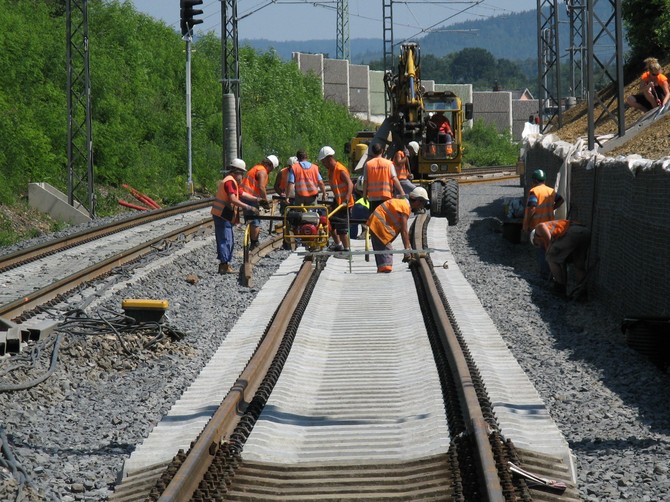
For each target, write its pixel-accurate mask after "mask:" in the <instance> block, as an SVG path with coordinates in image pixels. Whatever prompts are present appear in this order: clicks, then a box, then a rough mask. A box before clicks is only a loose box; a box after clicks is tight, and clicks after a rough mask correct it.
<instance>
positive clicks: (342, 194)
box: [318, 146, 354, 251]
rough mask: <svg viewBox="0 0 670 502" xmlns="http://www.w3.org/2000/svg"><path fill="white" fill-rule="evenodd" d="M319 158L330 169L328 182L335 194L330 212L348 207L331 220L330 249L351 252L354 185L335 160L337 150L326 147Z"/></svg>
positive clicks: (320, 152) (344, 168)
mask: <svg viewBox="0 0 670 502" xmlns="http://www.w3.org/2000/svg"><path fill="white" fill-rule="evenodd" d="M318 158H319V162H321V165H322V166H323V167H325V168H326V169H328V181H329V183H330V189H331V191H332V192H333V203H332V205H331V208H330V210H331V211H334V210H335V209H336V208H337V207H338V206H339V205H340V204H346V205H347V207H346V208H342V209H340V210H339V211H338V212H337V213H335V214H334V215H333V217H332V218H331V219H330V226H331V228H332V236H333V244H332V245H331V246H329V247H328V249H329V250H330V251H349V225H348V219H349V218H348V216H349V214H350V213H349V212H350V211H351V208H352V207H353V206H354V197H353V192H354V184H353V182H352V181H351V176H349V171H348V169H347V168H346V167H345V166H344V165H343V164H341V163H340V162H338V161H337V160H336V159H335V150H333V149H332V148H331V147H329V146H324V147H323V148H322V149H321V150H319V155H318Z"/></svg>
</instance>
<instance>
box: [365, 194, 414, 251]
mask: <svg viewBox="0 0 670 502" xmlns="http://www.w3.org/2000/svg"><path fill="white" fill-rule="evenodd" d="M411 212H412V208H411V207H410V205H409V201H408V200H407V199H389V200H386V201H384V202H383V203H382V204H381V205H379V206H378V207H377V209H375V210H374V212H373V213H372V214H371V215H370V217H369V218H368V223H367V225H368V228H369V229H370V230H371V231H372V232H373V233H374V234H375V235H376V236H377V238H378V239H379V240H380V241H382V242H383V243H384V245H386V244H388V243H389V242H392V241H393V239H395V238H396V237H397V236H398V234H399V233H400V231H401V230H402V226H403V215H404V218H409V215H410V213H411Z"/></svg>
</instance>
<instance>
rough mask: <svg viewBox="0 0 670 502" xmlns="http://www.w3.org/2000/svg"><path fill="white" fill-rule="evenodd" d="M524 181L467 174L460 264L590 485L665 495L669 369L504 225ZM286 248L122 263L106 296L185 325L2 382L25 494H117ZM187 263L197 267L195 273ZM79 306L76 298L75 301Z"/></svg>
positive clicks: (0, 491)
mask: <svg viewBox="0 0 670 502" xmlns="http://www.w3.org/2000/svg"><path fill="white" fill-rule="evenodd" d="M521 194H522V189H521V188H519V187H518V186H515V184H513V183H512V182H494V183H491V184H485V185H471V186H462V187H461V194H460V204H461V208H460V218H461V221H460V223H459V224H458V225H457V226H456V227H449V242H450V246H451V247H452V250H453V252H454V255H455V256H456V259H457V261H458V265H459V267H460V268H461V270H462V271H463V273H464V274H465V276H466V278H467V279H468V280H469V281H470V282H471V284H472V285H473V287H474V289H475V291H476V293H477V294H478V295H479V298H480V299H481V301H482V304H483V305H484V307H485V308H486V309H487V311H488V312H489V315H490V316H491V317H492V319H493V321H494V322H495V323H496V325H497V326H498V329H499V330H500V332H501V334H502V336H503V337H504V338H505V340H506V341H507V343H508V345H509V347H510V349H511V350H512V352H513V353H514V354H515V356H516V357H517V358H518V359H519V361H520V364H521V366H522V367H523V368H524V369H525V370H526V372H527V373H528V375H529V376H530V378H531V380H532V381H533V382H534V384H535V386H536V388H537V390H538V392H539V393H540V395H541V396H542V397H543V399H544V400H545V402H546V403H547V406H548V407H549V410H550V412H551V415H552V416H553V418H554V420H555V421H556V422H557V423H558V425H559V427H560V429H561V430H562V431H563V433H564V434H565V436H566V437H567V439H568V441H569V443H570V446H571V448H572V449H573V451H574V453H575V455H576V465H577V470H578V474H579V488H580V491H581V493H582V496H583V497H584V499H585V500H589V501H603V500H617V499H623V500H635V501H657V500H666V499H668V498H670V480H669V479H668V466H667V465H668V464H667V454H668V452H669V451H670V440H669V436H668V433H669V432H670V426H669V425H670V424H669V416H670V412H668V406H667V403H668V399H667V394H668V391H667V390H665V389H666V385H664V384H666V382H667V375H666V374H664V373H662V372H660V371H658V370H657V369H655V368H654V367H653V366H652V365H651V364H649V363H648V362H647V361H646V360H644V359H643V358H642V357H641V356H639V355H637V354H636V353H635V352H634V351H632V350H630V349H629V348H628V347H627V346H626V345H625V343H624V339H623V335H622V334H621V331H620V321H621V319H617V318H615V317H612V316H611V315H608V313H607V311H606V310H605V309H604V308H602V307H601V306H598V305H597V304H596V303H595V302H586V303H574V302H566V301H564V300H560V299H558V298H556V297H554V296H552V295H551V294H550V293H549V292H548V291H547V290H546V286H545V285H544V284H543V283H542V282H541V281H540V280H539V279H537V278H536V273H535V261H534V257H533V253H532V249H531V248H530V246H528V245H522V244H517V245H514V244H511V243H509V242H508V241H506V240H504V239H503V238H502V236H501V233H500V221H499V218H500V216H501V214H502V208H501V198H502V197H505V196H520V195H521ZM32 243H35V241H33V242H32ZM9 251H10V250H9V249H4V250H3V249H0V253H3V252H9ZM283 256H285V252H280V253H277V254H276V255H274V257H273V258H270V259H266V260H265V261H264V262H262V264H261V265H260V266H257V267H256V269H255V278H256V282H255V284H256V287H255V288H245V287H241V286H239V284H238V282H237V278H236V277H235V276H220V275H218V274H217V273H216V265H217V263H216V259H215V254H214V248H213V244H212V245H205V246H203V247H201V248H199V249H197V248H196V247H194V248H193V249H192V250H190V251H189V252H188V253H186V254H184V255H183V256H180V257H178V258H176V259H175V260H174V261H173V262H171V263H170V262H166V263H165V264H164V265H163V266H161V267H160V268H159V269H158V270H157V271H154V272H152V273H151V274H150V275H149V276H148V277H147V278H143V279H141V280H139V281H135V282H132V276H131V275H130V274H124V275H121V274H119V277H118V279H119V281H120V283H121V284H124V283H128V286H127V287H126V288H125V289H121V290H119V291H115V292H114V290H113V289H110V290H109V291H111V295H110V298H108V299H105V300H103V301H102V303H103V305H104V306H105V307H106V308H108V309H111V310H113V311H116V312H119V311H120V304H121V299H122V298H127V297H136V298H137V297H141V298H160V299H163V298H164V299H167V300H168V301H169V302H170V309H169V324H170V326H172V327H174V328H175V329H177V330H181V331H183V332H184V333H186V337H185V338H184V339H183V340H181V341H179V342H174V341H172V340H168V341H163V342H161V343H160V344H159V346H158V348H155V349H153V350H145V351H142V352H140V353H139V354H134V355H125V354H124V353H123V351H122V350H121V346H120V344H119V342H118V341H117V340H116V339H115V338H114V337H111V336H110V337H105V338H104V339H101V337H99V336H97V337H96V336H94V335H78V336H73V335H65V336H64V337H63V340H62V343H61V347H60V351H59V359H58V366H57V368H56V371H55V372H54V374H53V375H52V376H51V377H50V378H48V379H47V380H46V381H45V382H43V383H41V384H39V385H36V386H34V387H31V388H30V389H28V390H24V391H19V392H0V420H1V421H2V422H1V423H2V428H3V429H4V432H5V434H6V439H7V444H8V445H9V447H10V449H11V451H12V452H13V454H14V455H15V456H16V460H17V462H18V464H19V465H20V466H21V467H22V468H23V469H24V470H25V473H26V475H27V476H28V477H29V478H30V479H31V481H32V485H33V487H34V488H35V490H31V489H26V490H24V491H23V494H24V495H26V496H27V497H26V498H25V500H62V501H74V500H90V501H93V500H106V499H107V497H108V496H109V494H110V493H111V490H112V487H113V485H114V483H115V481H116V476H117V473H118V472H119V470H120V469H121V466H122V464H123V461H124V459H125V458H126V457H127V456H128V454H129V453H130V452H131V451H132V450H133V448H134V445H135V444H136V443H138V442H140V441H141V440H142V438H144V437H145V436H146V435H147V434H148V432H149V431H150V430H151V428H152V427H153V426H154V425H155V424H156V423H157V422H158V421H159V420H160V418H161V416H162V415H163V414H164V413H165V412H167V410H168V409H169V407H170V405H171V402H172V400H173V399H175V398H176V397H177V396H178V395H179V394H180V393H181V392H182V391H183V390H184V389H186V388H187V386H188V385H189V383H190V381H191V380H192V379H193V378H194V377H195V376H196V375H197V374H198V372H199V370H200V368H201V367H202V366H203V365H204V364H205V363H206V362H207V360H208V359H209V357H210V356H211V354H212V353H213V352H214V350H215V349H216V347H217V346H218V344H219V343H220V341H221V340H222V339H223V337H224V336H225V333H226V332H227V331H228V330H229V329H230V328H231V327H232V326H233V325H234V323H235V321H236V319H237V317H238V316H239V315H240V314H241V312H243V311H244V309H245V308H246V306H247V305H248V304H249V303H250V302H251V300H252V299H253V298H254V296H255V294H256V292H257V288H260V287H261V286H262V284H263V283H264V281H265V280H266V279H267V278H268V277H269V276H270V275H271V274H272V272H273V271H274V270H275V268H276V266H277V265H278V263H279V260H281V258H282V257H283ZM188 274H196V275H197V276H198V277H199V280H198V281H197V282H196V283H195V284H189V283H188V282H186V280H185V279H186V276H187V275H188ZM117 287H118V285H117ZM97 294H100V295H104V291H103V290H102V289H101V290H100V291H99V292H98V293H97ZM76 306H77V305H76V300H73V304H72V305H70V308H73V307H76ZM96 310H97V311H98V312H100V313H101V315H106V314H105V312H104V310H103V308H102V307H99V308H97V309H96ZM56 315H62V314H56ZM136 340H137V339H136V338H131V339H129V342H128V343H131V342H134V341H136ZM50 356H51V346H45V347H43V348H42V352H41V353H40V354H39V360H40V361H41V364H38V365H37V368H36V369H26V368H30V367H31V364H32V363H31V362H30V360H29V359H28V358H26V359H27V361H24V362H23V363H22V366H21V367H20V368H19V369H14V370H13V371H10V369H11V368H10V365H13V366H17V364H16V362H15V361H13V360H8V359H7V358H5V359H0V387H4V386H6V385H8V384H12V383H16V382H17V381H26V380H28V379H29V378H34V377H35V376H37V375H39V374H42V373H43V372H44V370H45V368H46V367H48V359H49V358H50ZM2 441H3V438H2V437H0V443H1V442H2ZM2 458H3V455H0V460H1V459H2ZM3 479H4V481H3ZM16 497H17V490H16V482H15V481H14V480H13V479H12V477H11V475H9V473H8V471H6V470H5V471H2V470H1V469H0V499H1V500H15V499H16Z"/></svg>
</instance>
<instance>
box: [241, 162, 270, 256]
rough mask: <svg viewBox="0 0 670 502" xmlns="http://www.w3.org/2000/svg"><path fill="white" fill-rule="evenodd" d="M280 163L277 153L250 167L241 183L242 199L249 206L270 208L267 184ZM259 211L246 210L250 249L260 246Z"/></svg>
mask: <svg viewBox="0 0 670 502" xmlns="http://www.w3.org/2000/svg"><path fill="white" fill-rule="evenodd" d="M278 165H279V159H278V158H277V156H276V155H268V156H267V157H265V158H264V159H263V160H262V161H261V162H260V163H258V164H256V165H255V166H254V167H252V168H251V169H249V172H248V173H247V174H246V176H245V177H244V178H242V182H241V183H240V184H241V186H242V200H244V202H245V203H247V204H248V205H249V206H252V207H255V208H259V207H263V208H264V209H268V208H269V207H270V201H269V200H268V194H267V189H266V187H267V184H268V175H269V174H270V173H271V172H272V170H273V169H275V168H276V167H277V166H278ZM257 214H258V211H256V212H253V211H245V212H244V220H245V221H246V222H249V237H250V240H251V243H250V245H249V249H254V248H255V247H257V246H258V238H259V237H260V234H261V220H259V219H258V218H256V215H257Z"/></svg>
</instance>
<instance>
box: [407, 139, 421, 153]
mask: <svg viewBox="0 0 670 502" xmlns="http://www.w3.org/2000/svg"><path fill="white" fill-rule="evenodd" d="M407 146H408V147H409V148H410V150H412V151H413V152H414V155H416V154H418V153H419V143H417V142H416V141H410V142H409V143H408V144H407Z"/></svg>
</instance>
